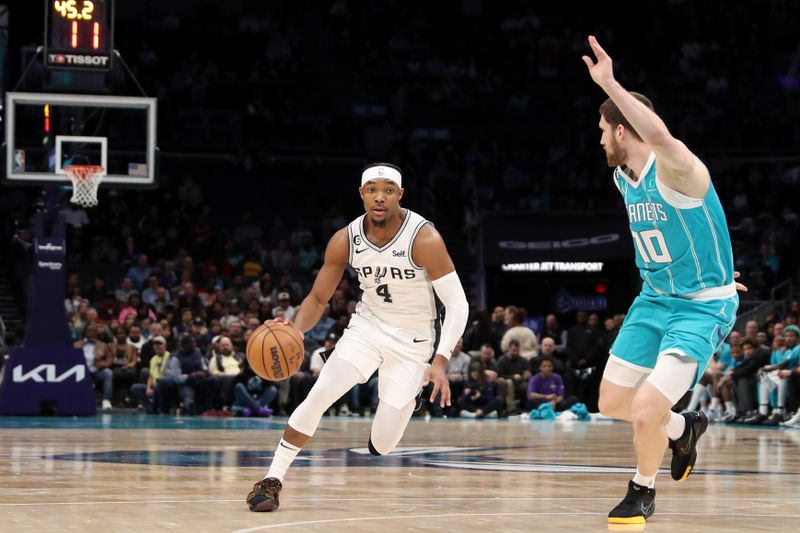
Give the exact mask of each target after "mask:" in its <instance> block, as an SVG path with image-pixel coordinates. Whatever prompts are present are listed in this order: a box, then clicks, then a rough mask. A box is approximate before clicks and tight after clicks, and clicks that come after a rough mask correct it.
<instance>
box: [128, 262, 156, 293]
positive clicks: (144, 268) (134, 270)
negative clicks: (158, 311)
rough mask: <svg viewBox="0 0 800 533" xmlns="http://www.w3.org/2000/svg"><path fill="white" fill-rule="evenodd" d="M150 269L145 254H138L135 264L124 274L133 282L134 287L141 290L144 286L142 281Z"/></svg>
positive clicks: (145, 279) (145, 278)
mask: <svg viewBox="0 0 800 533" xmlns="http://www.w3.org/2000/svg"><path fill="white" fill-rule="evenodd" d="M152 271H153V269H152V268H150V265H149V264H148V259H147V255H145V254H139V257H137V258H136V264H135V265H134V266H132V267H131V268H130V269H129V270H128V273H127V274H125V276H126V277H127V278H129V279H130V280H131V282H133V287H134V288H135V289H137V290H141V289H143V288H144V282H145V281H147V278H148V277H150V273H151V272H152Z"/></svg>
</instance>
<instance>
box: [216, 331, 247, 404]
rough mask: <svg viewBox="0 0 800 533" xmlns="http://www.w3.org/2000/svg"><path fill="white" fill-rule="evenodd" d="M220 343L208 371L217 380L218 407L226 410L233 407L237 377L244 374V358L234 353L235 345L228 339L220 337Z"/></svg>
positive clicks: (240, 354) (238, 353) (239, 353)
mask: <svg viewBox="0 0 800 533" xmlns="http://www.w3.org/2000/svg"><path fill="white" fill-rule="evenodd" d="M218 342H219V351H218V352H215V353H214V356H213V357H211V360H210V361H209V363H208V370H209V372H210V373H211V376H212V377H213V378H215V379H216V380H217V385H216V386H217V390H218V391H219V401H218V405H217V407H222V408H225V407H229V406H231V405H233V386H234V383H235V381H236V377H237V376H238V375H239V374H240V373H241V372H242V360H243V359H244V356H243V355H242V353H241V352H236V351H234V349H233V343H232V342H231V340H230V339H229V338H228V337H220V339H219V341H218Z"/></svg>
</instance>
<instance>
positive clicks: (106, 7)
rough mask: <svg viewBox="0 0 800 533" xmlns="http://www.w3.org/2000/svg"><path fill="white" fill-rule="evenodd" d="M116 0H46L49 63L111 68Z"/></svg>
mask: <svg viewBox="0 0 800 533" xmlns="http://www.w3.org/2000/svg"><path fill="white" fill-rule="evenodd" d="M113 12H114V0H45V64H46V65H47V66H48V67H49V68H70V69H73V68H78V69H94V70H108V69H110V68H111V51H112V50H113V23H112V21H113V15H114V13H113Z"/></svg>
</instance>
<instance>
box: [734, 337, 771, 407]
mask: <svg viewBox="0 0 800 533" xmlns="http://www.w3.org/2000/svg"><path fill="white" fill-rule="evenodd" d="M741 346H742V355H743V360H742V363H741V364H740V365H738V366H737V367H736V368H734V369H733V373H732V375H733V378H732V379H733V382H734V386H735V388H736V411H737V416H738V417H739V419H738V420H736V419H735V420H734V422H736V421H743V420H744V419H747V418H750V417H752V416H753V415H755V414H756V413H755V412H753V411H754V410H755V408H756V406H757V396H756V389H757V385H758V377H757V374H758V370H759V369H760V368H761V367H763V366H765V365H768V364H769V360H770V356H771V355H772V354H771V352H770V350H769V348H767V347H766V346H761V345H759V343H758V340H756V339H751V338H749V337H748V338H745V339H742V342H741Z"/></svg>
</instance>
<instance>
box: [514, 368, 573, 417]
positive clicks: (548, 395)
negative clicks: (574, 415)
mask: <svg viewBox="0 0 800 533" xmlns="http://www.w3.org/2000/svg"><path fill="white" fill-rule="evenodd" d="M554 368H555V365H554V363H553V359H552V358H550V357H542V358H541V362H540V363H539V373H538V374H536V375H535V376H533V377H532V378H531V379H530V381H529V382H528V389H527V394H528V410H531V409H536V408H538V407H539V406H540V405H542V404H543V403H545V402H550V404H551V405H552V406H553V410H554V411H566V410H567V409H569V408H570V407H572V406H573V405H575V404H576V403H578V399H577V398H576V397H574V396H570V397H568V398H565V397H564V381H563V380H562V379H561V376H559V375H558V374H556V373H555V372H553V369H554Z"/></svg>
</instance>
